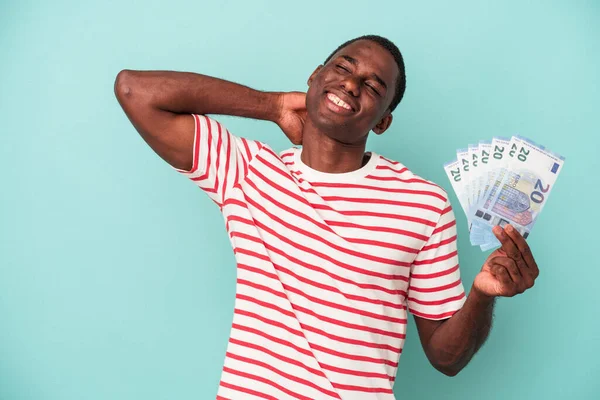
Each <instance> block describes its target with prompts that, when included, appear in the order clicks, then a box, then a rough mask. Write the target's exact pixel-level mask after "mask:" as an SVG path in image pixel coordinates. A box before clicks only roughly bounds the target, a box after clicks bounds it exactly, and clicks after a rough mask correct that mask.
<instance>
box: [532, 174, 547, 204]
mask: <svg viewBox="0 0 600 400" xmlns="http://www.w3.org/2000/svg"><path fill="white" fill-rule="evenodd" d="M534 189H539V190H540V191H539V192H538V191H537V190H536V191H533V192H531V196H530V197H531V200H532V201H533V202H534V203H538V204H540V203H542V202H543V201H544V195H543V193H548V190H550V185H547V186H546V188H544V184H543V183H542V180H541V179H538V180H537V182H536V183H535V187H534Z"/></svg>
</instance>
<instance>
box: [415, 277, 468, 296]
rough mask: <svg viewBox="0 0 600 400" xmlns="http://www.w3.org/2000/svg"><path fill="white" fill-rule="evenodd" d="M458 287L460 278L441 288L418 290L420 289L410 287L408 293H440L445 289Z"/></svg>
mask: <svg viewBox="0 0 600 400" xmlns="http://www.w3.org/2000/svg"><path fill="white" fill-rule="evenodd" d="M458 285H460V278H459V279H457V280H456V281H454V282H452V283H449V284H447V285H443V286H436V287H430V288H420V287H416V286H412V285H411V286H410V289H409V292H411V291H414V292H421V293H433V292H441V291H442V290H447V289H451V288H453V287H456V286H458Z"/></svg>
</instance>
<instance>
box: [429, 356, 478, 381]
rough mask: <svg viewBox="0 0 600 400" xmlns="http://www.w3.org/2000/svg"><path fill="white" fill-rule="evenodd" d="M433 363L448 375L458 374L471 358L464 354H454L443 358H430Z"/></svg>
mask: <svg viewBox="0 0 600 400" xmlns="http://www.w3.org/2000/svg"><path fill="white" fill-rule="evenodd" d="M429 362H430V363H431V365H432V366H433V367H434V368H435V369H437V370H438V371H440V372H441V373H442V374H444V375H446V376H450V377H453V376H456V375H458V373H459V372H460V371H462V370H463V368H464V367H465V366H466V365H467V364H468V362H469V359H468V358H465V357H464V356H459V355H453V356H452V357H448V356H446V357H443V359H441V358H438V359H435V358H434V359H432V358H430V359H429Z"/></svg>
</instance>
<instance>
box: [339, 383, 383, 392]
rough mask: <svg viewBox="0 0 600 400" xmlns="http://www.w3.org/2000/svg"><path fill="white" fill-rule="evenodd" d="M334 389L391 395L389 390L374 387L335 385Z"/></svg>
mask: <svg viewBox="0 0 600 400" xmlns="http://www.w3.org/2000/svg"><path fill="white" fill-rule="evenodd" d="M333 387H335V388H336V389H341V390H348V391H353V392H367V393H388V394H393V391H392V389H391V388H374V387H364V386H355V385H342V384H340V383H336V384H334V385H333Z"/></svg>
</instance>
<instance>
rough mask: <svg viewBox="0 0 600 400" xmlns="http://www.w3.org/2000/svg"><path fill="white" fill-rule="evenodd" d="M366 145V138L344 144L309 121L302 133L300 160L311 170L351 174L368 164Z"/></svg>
mask: <svg viewBox="0 0 600 400" xmlns="http://www.w3.org/2000/svg"><path fill="white" fill-rule="evenodd" d="M366 144H367V137H366V136H365V138H364V140H361V141H360V142H357V143H342V142H340V141H337V140H335V139H332V138H331V137H329V136H327V135H326V134H324V133H323V132H321V131H319V130H318V129H317V128H316V127H314V126H313V125H312V124H311V123H310V120H307V121H306V123H305V125H304V130H303V131H302V154H301V157H300V159H301V160H302V162H303V163H304V164H306V165H307V166H309V167H310V168H312V169H314V170H317V171H320V172H326V173H332V174H340V173H344V172H351V171H355V170H357V169H360V168H361V167H362V166H363V165H364V164H365V163H366V161H367V160H365V159H366V157H365V146H366Z"/></svg>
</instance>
